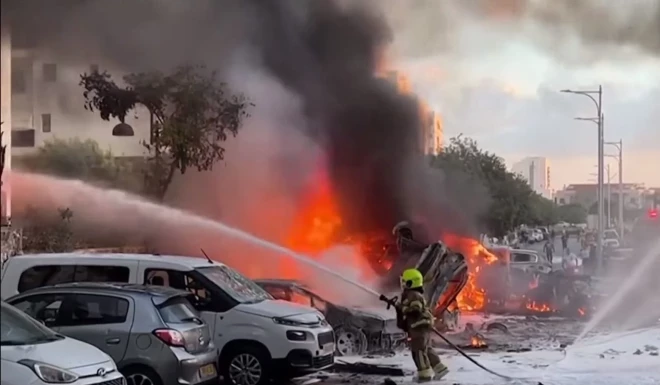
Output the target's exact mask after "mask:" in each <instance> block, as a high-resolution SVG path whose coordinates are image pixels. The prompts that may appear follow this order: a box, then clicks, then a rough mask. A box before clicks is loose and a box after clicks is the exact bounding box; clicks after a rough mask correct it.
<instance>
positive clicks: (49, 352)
mask: <svg viewBox="0 0 660 385" xmlns="http://www.w3.org/2000/svg"><path fill="white" fill-rule="evenodd" d="M0 309H1V310H0V311H1V316H0V323H1V326H0V348H1V352H2V368H1V372H0V376H2V380H1V381H2V384H3V385H48V384H70V385H125V384H126V381H125V379H124V377H123V376H122V375H121V373H119V371H118V370H117V366H116V365H115V363H114V362H113V361H112V358H110V356H108V355H107V354H106V353H104V352H102V351H100V350H99V349H97V348H95V347H94V346H92V345H90V344H87V343H85V342H81V341H78V340H75V339H73V338H68V337H65V336H63V335H61V334H58V333H56V332H54V331H53V330H50V329H49V328H47V327H46V326H44V325H42V324H40V323H39V322H37V321H36V320H34V319H32V318H30V317H29V316H28V315H27V314H25V313H23V312H21V311H20V310H18V309H16V308H14V307H12V306H11V305H9V304H7V303H5V302H4V301H3V302H2V304H1V305H0Z"/></svg>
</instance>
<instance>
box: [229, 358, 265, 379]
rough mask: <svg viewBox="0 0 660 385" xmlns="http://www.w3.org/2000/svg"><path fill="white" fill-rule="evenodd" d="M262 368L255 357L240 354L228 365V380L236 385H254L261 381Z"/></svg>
mask: <svg viewBox="0 0 660 385" xmlns="http://www.w3.org/2000/svg"><path fill="white" fill-rule="evenodd" d="M261 375H262V368H261V363H260V362H259V360H258V359H257V357H255V356H253V355H252V354H248V353H242V354H239V355H237V356H236V357H234V358H233V359H232V360H231V362H230V363H229V378H230V379H231V382H232V383H233V384H236V385H256V384H258V383H259V381H260V380H261Z"/></svg>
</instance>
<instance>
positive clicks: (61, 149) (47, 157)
mask: <svg viewBox="0 0 660 385" xmlns="http://www.w3.org/2000/svg"><path fill="white" fill-rule="evenodd" d="M19 164H20V166H22V167H23V168H26V169H27V170H29V171H33V172H38V173H43V174H49V175H55V176H59V177H63V178H77V179H83V180H98V181H109V182H111V181H114V180H116V179H117V177H118V174H119V173H120V172H121V166H120V165H119V163H118V162H116V161H115V157H114V156H112V153H110V151H103V150H102V149H101V147H100V146H99V144H98V143H97V142H95V141H93V140H90V139H87V140H80V139H78V138H73V139H67V140H64V139H53V140H49V141H46V142H45V143H44V144H43V145H42V146H41V147H39V149H38V150H37V152H36V153H35V154H34V155H27V156H23V157H21V158H19Z"/></svg>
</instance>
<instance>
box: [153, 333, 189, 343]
mask: <svg viewBox="0 0 660 385" xmlns="http://www.w3.org/2000/svg"><path fill="white" fill-rule="evenodd" d="M154 335H155V336H156V337H158V339H160V340H161V341H163V342H164V343H166V344H167V345H169V346H178V347H183V346H185V342H184V341H183V335H182V334H181V333H179V332H178V331H176V330H172V329H156V330H154Z"/></svg>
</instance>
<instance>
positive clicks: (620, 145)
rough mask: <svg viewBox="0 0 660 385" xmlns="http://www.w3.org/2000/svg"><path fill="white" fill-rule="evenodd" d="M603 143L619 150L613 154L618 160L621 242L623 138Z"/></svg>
mask: <svg viewBox="0 0 660 385" xmlns="http://www.w3.org/2000/svg"><path fill="white" fill-rule="evenodd" d="M605 144H607V145H610V146H614V147H616V149H617V150H618V151H619V154H618V156H615V158H617V160H618V161H619V202H617V203H618V204H619V238H621V243H623V238H624V230H625V228H624V226H623V203H624V202H623V201H624V199H623V139H619V141H618V142H605Z"/></svg>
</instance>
